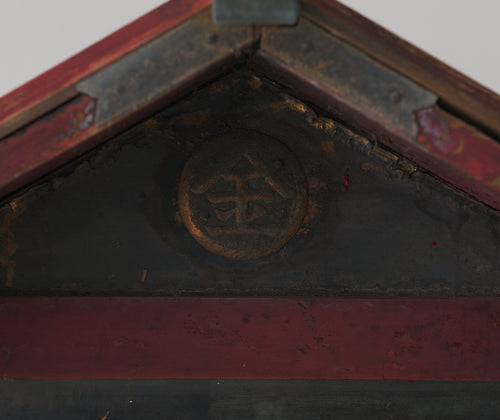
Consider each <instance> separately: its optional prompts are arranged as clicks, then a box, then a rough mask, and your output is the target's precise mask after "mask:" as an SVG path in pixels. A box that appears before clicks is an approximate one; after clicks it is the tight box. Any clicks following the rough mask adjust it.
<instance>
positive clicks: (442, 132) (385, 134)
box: [250, 51, 500, 210]
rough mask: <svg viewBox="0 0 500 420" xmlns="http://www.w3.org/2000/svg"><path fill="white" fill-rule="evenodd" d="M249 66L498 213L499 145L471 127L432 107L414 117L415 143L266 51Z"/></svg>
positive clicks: (499, 207) (420, 111)
mask: <svg viewBox="0 0 500 420" xmlns="http://www.w3.org/2000/svg"><path fill="white" fill-rule="evenodd" d="M250 64H251V65H252V66H253V68H254V69H255V70H256V71H257V72H259V73H261V74H264V75H265V76H266V77H268V78H269V79H271V80H274V81H276V82H277V83H280V84H283V85H285V86H287V87H289V88H290V89H291V90H292V94H294V95H297V96H298V97H299V98H301V99H306V100H307V101H309V102H312V103H314V104H315V105H317V106H320V107H323V108H324V109H325V110H327V111H328V112H331V113H332V114H334V115H337V116H339V117H340V118H341V119H342V120H344V121H345V122H346V123H348V124H350V125H352V126H353V127H356V128H357V129H360V130H363V131H364V132H366V133H371V134H375V135H376V136H377V138H378V139H379V140H380V142H381V143H385V144H386V145H387V146H388V147H390V148H391V149H393V150H394V151H396V152H397V153H399V154H400V155H402V156H403V157H405V158H407V159H409V160H411V161H413V162H415V163H416V164H417V165H419V166H420V167H422V168H424V169H427V170H428V171H430V172H432V173H434V174H436V175H437V176H439V177H441V178H443V179H445V180H446V181H448V182H450V183H451V184H452V185H454V186H456V187H457V188H460V189H461V190H463V191H465V192H467V193H468V194H470V195H472V196H474V197H476V198H477V199H479V200H480V201H483V202H484V203H486V204H488V205H489V206H491V207H493V208H495V209H498V210H500V143H498V142H497V141H495V140H494V139H492V138H491V137H488V136H486V135H485V134H483V133H482V132H480V131H479V130H478V129H476V128H475V127H473V126H472V125H470V124H468V123H466V122H464V121H463V120H461V119H458V118H456V117H454V116H452V115H450V114H448V113H446V112H445V111H443V110H441V109H440V108H439V107H437V106H433V107H430V108H425V109H422V110H419V111H417V112H416V113H415V114H416V115H415V117H416V122H417V125H418V128H419V134H418V136H417V137H418V138H412V137H410V136H406V135H405V134H404V133H396V132H393V131H391V130H390V129H389V128H388V127H385V126H381V125H380V124H379V123H378V122H377V121H374V120H372V119H370V117H368V116H367V115H365V114H362V113H360V112H359V111H357V110H356V109H355V108H353V107H352V106H351V104H350V103H349V98H340V99H339V98H338V95H336V93H335V92H333V91H331V90H330V89H328V88H327V87H325V86H324V85H322V84H320V83H318V82H317V80H315V79H314V77H312V76H310V75H307V74H304V73H302V72H301V71H299V70H297V69H296V68H295V67H293V66H292V65H289V64H287V63H284V62H282V61H281V60H279V59H278V58H276V57H274V56H273V55H272V54H270V53H268V52H262V51H259V52H258V53H257V54H256V55H255V57H254V58H253V59H252V61H251V62H250Z"/></svg>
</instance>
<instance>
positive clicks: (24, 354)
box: [0, 298, 500, 381]
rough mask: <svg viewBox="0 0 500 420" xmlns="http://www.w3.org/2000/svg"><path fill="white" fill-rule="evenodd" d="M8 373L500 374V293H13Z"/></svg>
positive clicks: (3, 315)
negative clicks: (471, 296)
mask: <svg viewBox="0 0 500 420" xmlns="http://www.w3.org/2000/svg"><path fill="white" fill-rule="evenodd" d="M0 320H1V323H0V376H3V377H4V378H7V379H105V378H107V379H127V378H130V379H140V378H151V379H159V378H165V379H167V378H172V379H176V378H177V379H180V378H186V379H194V378H198V379H230V378H241V379H366V380H379V379H400V380H446V381H455V380H480V381H498V380H500V301H499V300H398V299H394V300H381V299H374V300H357V299H355V300H339V299H317V300H315V301H313V300H311V301H301V300H296V299H248V298H247V299H171V298H141V299H138V298H3V299H0Z"/></svg>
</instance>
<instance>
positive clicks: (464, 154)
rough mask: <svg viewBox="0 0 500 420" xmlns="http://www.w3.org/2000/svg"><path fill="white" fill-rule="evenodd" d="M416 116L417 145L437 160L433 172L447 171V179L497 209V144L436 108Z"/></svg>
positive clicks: (499, 147) (499, 202) (499, 189)
mask: <svg viewBox="0 0 500 420" xmlns="http://www.w3.org/2000/svg"><path fill="white" fill-rule="evenodd" d="M415 114H416V119H417V124H418V126H419V134H418V141H419V143H421V145H423V146H424V147H425V150H426V151H427V153H429V154H430V155H432V156H434V157H435V158H436V159H437V160H438V162H437V165H439V168H437V167H436V170H435V172H437V173H439V172H440V171H443V170H445V168H446V167H448V172H450V174H447V175H448V176H447V178H451V179H452V181H454V183H455V184H462V185H463V189H464V190H465V191H467V192H469V193H471V194H474V195H475V196H477V197H478V198H479V199H482V200H483V201H485V202H487V203H488V204H490V205H492V206H494V207H495V208H497V209H500V143H497V142H495V141H494V140H492V139H491V138H489V137H487V136H485V135H484V134H482V133H481V132H480V131H478V130H476V129H475V128H474V127H471V126H470V125H468V124H466V123H464V122H463V121H461V120H459V119H458V118H455V117H453V116H452V115H450V114H448V113H446V112H444V111H442V110H441V109H439V108H438V107H436V106H433V107H430V108H426V109H422V110H419V111H417V112H416V113H415ZM437 165H436V166H437ZM431 169H432V168H431ZM451 172H454V173H455V174H453V173H451Z"/></svg>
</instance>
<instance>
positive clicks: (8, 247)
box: [0, 199, 25, 287]
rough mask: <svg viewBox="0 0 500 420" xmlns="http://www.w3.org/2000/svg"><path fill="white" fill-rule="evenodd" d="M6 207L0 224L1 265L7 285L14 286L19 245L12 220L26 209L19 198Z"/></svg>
mask: <svg viewBox="0 0 500 420" xmlns="http://www.w3.org/2000/svg"><path fill="white" fill-rule="evenodd" d="M6 207H7V206H6ZM6 207H4V208H3V210H5V216H4V218H3V220H2V223H1V224H0V238H1V239H2V240H1V243H2V248H1V249H0V266H1V267H2V268H4V269H5V275H6V280H5V286H7V287H14V277H15V268H16V262H15V261H14V260H13V258H12V257H13V256H14V255H15V253H16V252H17V249H18V245H17V243H16V240H15V237H14V233H13V232H12V230H11V228H12V222H13V221H14V220H16V219H17V218H18V217H19V216H20V215H21V214H22V213H23V212H24V211H25V207H24V206H23V204H22V203H21V202H20V201H19V199H16V200H13V201H11V202H10V203H9V204H8V208H6Z"/></svg>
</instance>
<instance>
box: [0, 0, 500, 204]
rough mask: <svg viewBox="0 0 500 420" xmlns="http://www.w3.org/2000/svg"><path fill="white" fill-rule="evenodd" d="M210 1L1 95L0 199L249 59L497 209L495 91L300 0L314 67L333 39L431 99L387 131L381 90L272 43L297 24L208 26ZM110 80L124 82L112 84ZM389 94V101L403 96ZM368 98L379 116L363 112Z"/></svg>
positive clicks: (163, 13)
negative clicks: (317, 45) (341, 80)
mask: <svg viewBox="0 0 500 420" xmlns="http://www.w3.org/2000/svg"><path fill="white" fill-rule="evenodd" d="M209 3H210V2H209V1H207V0H201V1H200V0H189V1H184V0H172V1H170V2H168V3H166V4H165V5H163V6H161V7H159V8H158V9H156V10H154V11H153V12H151V13H149V14H147V15H145V16H144V17H142V18H140V19H138V20H137V21H135V22H133V23H131V24H129V25H127V26H126V27H124V28H123V29H121V30H119V31H117V32H116V33H114V34H112V35H110V36H109V37H108V38H106V39H104V40H103V41H101V42H99V43H97V44H95V45H93V46H92V47H90V48H88V49H87V50H85V51H83V52H82V53H80V54H78V55H76V56H74V57H73V58H71V59H69V60H67V61H66V62H64V63H62V64H60V65H59V66H56V67H55V68H54V69H52V70H49V71H48V72H46V73H44V74H42V75H41V76H39V77H38V78H36V79H34V80H32V81H31V82H28V83H27V84H26V85H24V86H22V87H21V88H19V89H17V90H15V91H13V92H12V93H10V94H8V95H6V96H4V97H3V98H2V99H0V137H5V136H7V137H5V138H4V139H3V140H0V168H1V169H0V196H5V195H7V194H10V193H12V192H13V191H15V190H16V189H18V188H21V187H23V186H24V185H26V184H28V183H29V182H32V181H33V180H35V179H36V178H38V177H40V176H43V175H45V174H46V173H47V172H49V171H51V170H53V169H55V168H57V167H58V166H60V165H63V164H64V163H66V162H68V161H69V160H71V159H73V158H75V157H77V156H79V155H80V154H82V153H84V152H86V151H88V150H90V149H91V148H92V147H94V146H96V145H98V144H99V143H101V142H102V141H105V140H106V139H108V138H109V137H111V136H112V135H114V134H116V133H117V132H119V131H120V130H123V129H125V128H127V127H128V126H130V125H131V124H133V123H134V122H136V121H138V120H139V119H140V118H143V117H145V116H147V115H148V113H151V112H154V111H155V110H156V109H158V108H159V107H160V106H165V105H166V104H168V103H169V102H171V101H172V100H174V99H176V98H178V97H179V96H180V95H182V94H184V93H187V92H188V91H190V90H192V89H193V88H196V87H197V86H198V85H199V84H201V83H204V82H206V81H208V80H210V79H211V78H213V77H215V76H217V75H219V74H221V73H223V72H225V71H227V70H228V69H230V68H231V67H232V66H233V65H234V64H235V63H237V62H242V61H249V63H250V65H251V66H252V67H253V68H254V69H255V70H256V71H257V72H259V73H261V74H265V75H266V76H267V77H269V78H271V79H273V80H275V81H277V82H280V83H283V84H285V85H287V86H289V87H290V88H291V89H292V91H293V92H294V93H297V96H299V98H302V99H306V100H309V101H311V102H313V103H315V104H317V105H319V106H321V107H322V108H325V109H327V110H328V111H329V112H331V113H332V114H334V115H336V116H337V117H339V118H341V119H343V120H345V121H346V122H347V123H349V124H351V125H354V126H356V127H358V128H359V129H360V130H361V131H363V132H364V133H366V134H367V135H369V136H374V137H375V139H376V140H377V141H380V142H382V143H385V144H386V145H387V146H389V147H390V148H392V149H394V150H395V151H396V152H398V153H400V154H402V155H403V156H405V157H407V158H409V159H411V160H413V161H415V162H416V163H417V164H419V165H420V166H422V167H424V168H426V169H428V170H429V171H431V172H433V173H435V174H436V175H438V176H440V177H442V178H444V179H445V180H447V181H449V182H450V183H452V184H453V185H455V186H457V187H458V188H460V189H462V190H463V191H465V192H467V193H469V194H471V195H473V196H475V197H476V198H478V199H479V200H481V201H483V202H485V203H486V204H488V205H490V206H492V207H494V208H496V209H500V143H498V142H497V141H496V140H495V139H494V137H495V138H498V137H499V136H498V133H500V97H499V96H498V95H496V94H494V93H493V92H491V91H489V90H488V89H486V88H483V87H482V86H480V85H478V84H477V83H475V82H474V81H472V80H470V79H468V78H467V77H465V76H463V75H461V74H459V73H458V72H456V71H454V70H452V69H451V68H449V67H448V66H446V65H444V64H442V63H441V62H439V61H438V60H436V59H434V58H432V57H430V56H429V55H427V54H425V53H423V52H422V51H420V50H418V49H416V48H415V47H413V46H411V45H410V44H408V43H406V42H404V41H402V40H400V39H399V38H398V37H396V36H395V35H393V34H391V33H389V32H387V31H385V30H384V29H383V28H380V27H378V26H377V25H376V24H374V23H372V22H370V21H368V20H367V19H365V18H363V17H361V16H360V15H358V14H357V13H355V12H353V11H351V10H350V9H348V8H346V7H345V6H343V5H341V4H339V3H337V2H327V1H325V0H306V1H305V2H303V6H302V15H301V16H302V18H301V19H302V21H304V19H305V20H307V21H308V22H309V23H310V24H312V25H313V27H314V32H315V33H316V36H317V37H319V38H321V42H324V43H325V45H326V47H327V48H326V50H325V49H321V50H320V51H319V52H318V51H316V54H324V57H322V58H321V59H322V63H320V64H321V66H324V64H325V62H328V60H330V61H331V60H335V57H329V55H328V54H329V53H328V45H330V44H338V43H340V44H341V45H344V46H345V49H346V50H347V51H348V53H349V54H350V53H351V52H353V54H357V56H359V57H361V61H362V62H363V63H365V64H366V65H368V66H369V67H370V66H371V67H370V69H374V68H381V69H382V70H381V71H383V72H385V74H387V77H389V78H391V77H394V78H396V79H398V78H399V79H401V78H403V79H404V80H408V81H410V83H413V84H415V91H416V92H417V94H420V95H421V96H422V95H423V97H425V98H431V99H432V100H428V101H427V102H425V101H423V102H417V105H415V104H414V106H413V107H409V108H408V109H406V112H407V115H406V117H407V118H409V119H411V120H412V121H410V123H411V124H416V125H415V127H413V126H412V127H413V128H411V129H408V130H405V129H402V128H401V126H397V124H396V126H394V127H393V126H389V127H388V126H387V124H386V122H387V121H389V120H390V118H393V120H394V121H399V120H398V116H396V117H394V116H391V114H390V112H389V113H388V114H387V115H386V118H385V120H384V118H379V116H380V115H381V114H384V113H386V110H387V109H388V108H383V109H382V111H380V110H379V109H378V108H377V106H378V104H377V101H379V100H380V97H377V96H376V95H375V96H373V97H372V98H368V100H372V102H371V103H370V102H369V101H368V102H369V103H368V106H366V98H362V99H363V100H362V101H360V100H359V95H358V96H357V94H358V93H359V92H361V93H362V94H363V92H362V91H359V86H358V91H356V86H354V85H353V86H354V90H355V91H354V94H353V91H352V89H347V90H346V91H345V92H342V91H340V92H339V91H338V90H336V86H335V83H334V81H332V79H331V78H330V77H329V76H328V74H326V77H325V74H324V73H321V66H319V65H317V64H318V60H316V62H314V60H311V59H310V58H311V57H308V58H307V60H308V62H307V63H306V59H305V58H304V57H305V56H306V55H307V53H309V51H308V48H305V47H304V48H303V49H302V51H300V48H299V46H298V45H296V44H292V43H287V39H286V38H285V43H284V44H281V45H279V43H278V44H276V42H275V40H276V39H279V37H283V36H285V37H286V36H289V35H290V34H291V35H292V37H293V36H294V37H295V38H296V39H295V40H296V41H297V40H298V41H300V42H301V43H302V44H304V45H307V44H308V38H309V37H311V36H312V35H310V33H309V32H307V31H305V32H304V31H303V32H300V30H301V25H300V24H299V25H298V26H297V27H294V28H280V27H251V26H242V27H223V26H217V25H214V24H213V23H212V22H211V19H210V16H209V12H208V11H207V10H205V11H204V12H202V11H203V9H205V8H206V7H208V5H209ZM201 12H202V13H201ZM283 31H284V32H283ZM301 37H302V38H301ZM314 42H317V39H316V40H314ZM309 44H311V42H309ZM283 45H284V46H283ZM165 46H166V47H167V48H165ZM133 51H136V52H135V53H132V52H133ZM155 51H156V53H158V51H166V52H167V54H166V56H164V57H163V60H166V61H164V62H163V66H162V62H155V61H154V60H153V61H151V60H150V59H149V55H148V54H150V55H151V54H156V53H155ZM137 63H139V64H137ZM166 63H168V66H165V64H166ZM315 64H316V67H315ZM138 66H139V67H138ZM155 66H156V67H155ZM159 68H160V69H165V68H168V71H167V72H166V73H163V74H162V77H163V79H162V80H163V81H164V82H162V84H161V86H160V87H158V83H157V84H155V83H156V82H157V81H156V79H155V76H156V75H157V74H158V69H159ZM346 71H348V69H347V70H346ZM136 77H142V78H143V79H142V80H145V81H150V85H149V88H148V87H146V88H144V87H141V89H138V87H137V86H138V85H141V83H136V85H135V87H133V88H132V89H128V88H130V87H132V86H133V85H134V80H135V78H136ZM115 79H116V80H118V81H119V80H122V82H123V81H124V80H125V82H124V83H121V85H120V83H118V82H117V83H114V82H115ZM391 83H392V82H391ZM404 83H406V82H404ZM146 84H147V83H146ZM110 89H111V90H110ZM113 89H114V90H113ZM148 89H149V90H148ZM419 90H420V91H419ZM346 92H347V93H346ZM376 93H377V92H376ZM379 93H380V92H379ZM365 96H366V95H365ZM397 96H398V94H396V99H397V100H396V102H394V104H393V107H394V109H396V108H397V107H401V101H403V102H405V101H406V100H407V99H406V97H404V96H403V98H402V99H398V98H397ZM393 99H394V98H393ZM383 100H385V99H383ZM405 103H406V102H405ZM360 104H362V105H360ZM398 104H399V105H398ZM418 104H420V105H418ZM443 104H444V106H445V108H446V109H443ZM373 106H375V108H376V109H375V111H377V112H372V114H370V111H371V110H373V109H374V108H373ZM370 107H371V108H370ZM105 109H107V110H108V111H106V110H105ZM451 109H452V110H457V115H454V111H453V113H452V112H450V111H449V110H451ZM106 112H107V113H106ZM388 118H389V119H388ZM389 125H391V124H389ZM480 129H482V130H483V131H481V130H480ZM14 130H17V131H14ZM484 131H486V132H487V133H489V135H486V134H484Z"/></svg>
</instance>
